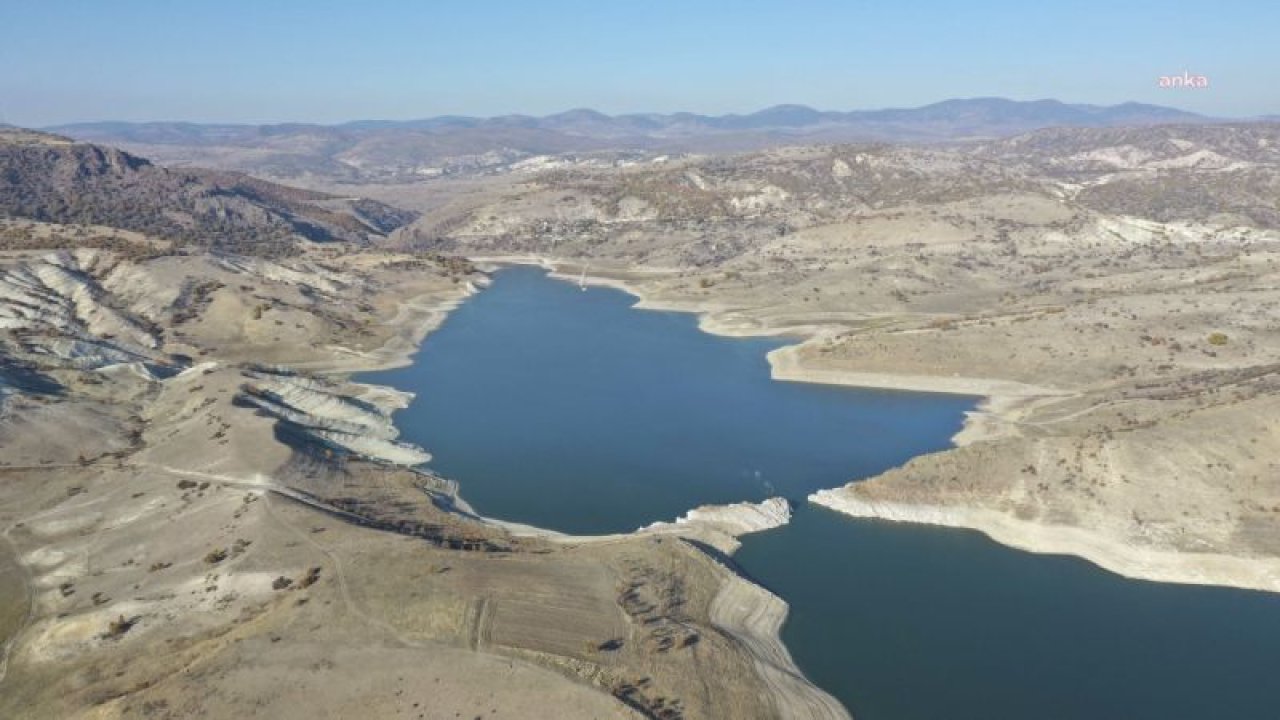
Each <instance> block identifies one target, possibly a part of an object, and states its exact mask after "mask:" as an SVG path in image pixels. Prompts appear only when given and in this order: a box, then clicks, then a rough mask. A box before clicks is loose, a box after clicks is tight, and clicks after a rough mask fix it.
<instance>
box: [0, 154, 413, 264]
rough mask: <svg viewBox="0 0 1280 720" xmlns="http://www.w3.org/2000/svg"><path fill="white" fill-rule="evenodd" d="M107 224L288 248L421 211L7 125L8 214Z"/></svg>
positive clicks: (382, 229)
mask: <svg viewBox="0 0 1280 720" xmlns="http://www.w3.org/2000/svg"><path fill="white" fill-rule="evenodd" d="M6 216H7V217H9V218H26V219H32V220H39V221H42V222H55V223H67V224H93V225H105V226H110V227H114V228H119V229H123V230H130V231H135V232H140V233H144V234H147V235H149V236H152V237H157V238H163V239H168V240H175V241H179V242H182V243H184V244H194V245H199V246H205V247H212V248H219V249H228V250H235V251H239V252H249V253H253V254H256V255H272V254H280V253H282V252H283V251H285V250H286V249H287V248H288V247H289V246H291V245H292V244H293V243H294V242H295V241H296V240H300V239H306V240H311V241H315V242H331V241H336V240H342V241H347V242H354V243H360V244H363V243H367V242H368V241H370V240H371V239H374V238H377V237H381V236H383V235H385V234H386V233H389V232H391V231H392V230H394V229H396V228H397V227H400V226H401V225H403V224H405V223H407V222H410V221H412V220H413V219H414V218H415V217H416V215H415V214H414V213H410V212H406V211H403V210H398V209H396V208H393V207H390V206H388V205H384V204H382V203H378V202H373V201H370V200H359V199H349V198H338V197H334V196H331V195H327V194H324V193H319V192H312V191H308V190H299V189H296V188H289V187H284V186H281V185H276V184H274V183H270V182H266V181H263V180H257V179H254V178H250V177H248V176H245V175H240V174H237V173H231V172H223V171H211V170H198V169H167V168H163V167H159V166H157V165H153V164H152V163H151V162H149V161H147V160H145V159H143V158H140V157H136V156H134V155H131V154H129V153H126V152H123V151H121V150H116V149H113V148H107V147H101V146H98V145H91V144H85V143H76V142H73V141H71V140H68V139H66V138H62V137H58V136H55V135H46V134H43V133H35V132H30V131H24V130H17V131H8V130H5V131H0V217H6Z"/></svg>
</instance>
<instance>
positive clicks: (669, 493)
mask: <svg viewBox="0 0 1280 720" xmlns="http://www.w3.org/2000/svg"><path fill="white" fill-rule="evenodd" d="M633 303H634V298H632V297H630V296H628V295H626V294H624V293H621V292H618V291H614V290H607V289H599V288H589V289H588V290H587V291H586V292H582V291H580V290H579V289H578V288H577V287H575V286H573V285H571V284H568V283H561V282H556V281H553V280H550V279H548V278H546V277H545V275H544V274H543V273H542V272H541V271H538V270H535V269H530V268H514V269H510V270H504V271H502V272H500V273H498V274H497V276H496V280H495V282H494V284H493V286H492V287H491V288H490V289H488V290H486V291H484V292H483V293H481V294H479V295H477V296H476V297H474V298H472V299H470V300H469V301H467V302H466V303H465V304H464V305H463V306H462V307H461V308H459V309H458V310H457V311H455V312H454V313H453V314H452V315H450V317H449V319H448V320H447V321H446V322H445V324H444V325H443V326H442V327H441V328H440V329H439V330H438V331H437V332H435V333H434V334H432V335H431V336H430V338H429V339H428V340H427V342H426V343H424V345H423V347H422V350H421V352H420V353H419V355H418V356H417V357H416V358H415V362H414V364H413V366H412V367H407V368H403V369H400V370H394V371H388V372H382V373H372V374H367V375H365V376H363V377H361V378H360V379H361V380H363V381H366V382H379V383H384V384H389V385H393V386H395V387H399V388H402V389H405V390H410V391H413V392H415V393H417V399H416V400H415V401H414V403H413V404H412V405H411V406H410V407H409V408H408V409H406V410H404V411H402V412H401V413H400V414H398V415H397V417H396V420H397V424H398V425H399V426H400V427H401V428H402V431H403V434H404V437H406V438H407V439H409V440H412V441H414V442H417V443H419V444H421V445H423V446H424V447H426V448H427V449H428V450H430V451H431V452H432V453H434V454H435V459H434V460H433V462H432V463H431V467H432V468H433V469H435V470H436V471H438V472H440V473H441V474H443V475H446V476H448V477H452V478H455V479H457V480H458V481H459V482H460V483H461V487H462V493H463V496H464V497H466V498H467V499H468V500H469V501H470V502H471V503H472V504H473V505H474V506H475V507H476V508H477V510H478V511H480V512H481V513H483V514H485V515H490V516H495V517H501V518H505V519H509V520H516V521H520V522H527V523H533V524H535V525H539V526H542V527H549V528H554V529H558V530H563V531H566V532H573V533H603V532H613V531H625V530H630V529H633V528H636V527H638V526H641V525H645V524H648V523H650V522H653V521H655V520H662V519H670V518H674V517H676V516H678V515H680V514H683V513H684V512H685V511H687V510H688V509H689V508H691V507H694V506H696V505H699V504H705V503H725V502H736V501H741V500H759V499H762V498H765V497H769V496H773V495H782V496H785V497H788V498H790V499H792V500H794V501H797V503H798V505H797V508H796V515H795V517H794V518H793V520H792V523H791V524H790V525H789V526H787V527H785V528H781V529H778V530H774V531H771V532H767V533H760V534H756V535H751V536H748V537H746V538H744V544H743V547H742V549H741V550H740V551H739V553H738V554H737V556H736V558H735V559H736V561H737V562H738V563H739V564H740V566H741V567H742V569H743V571H744V572H745V573H746V574H748V575H750V576H751V577H753V578H754V579H756V580H757V581H758V582H760V583H762V584H763V585H765V586H766V587H769V588H770V589H771V590H773V591H774V592H776V593H778V594H779V595H781V596H782V597H783V598H785V599H786V600H787V601H788V602H789V603H790V604H791V608H792V611H791V615H790V617H789V619H788V621H787V624H786V626H785V627H784V628H783V639H784V641H786V643H787V646H788V648H790V650H791V652H792V654H793V656H794V657H795V659H796V661H797V663H798V664H799V665H800V667H801V668H802V669H803V670H804V671H805V673H806V675H808V676H809V677H810V678H811V679H812V680H813V681H814V682H816V683H817V684H818V685H819V686H821V687H822V688H824V689H826V690H827V691H829V692H831V693H832V694H834V695H835V696H836V697H838V698H839V699H840V700H841V701H842V702H843V703H845V705H846V706H847V707H849V708H850V709H851V710H852V711H853V712H854V714H855V715H856V717H857V718H859V720H937V719H940V718H947V719H972V720H1027V719H1032V718H1034V719H1046V720H1050V719H1053V720H1056V719H1064V720H1065V719H1072V720H1074V719H1076V718H1090V719H1099V718H1116V719H1118V720H1119V719H1125V720H1127V719H1129V718H1133V719H1135V720H1141V719H1146V718H1151V719H1153V720H1154V719H1155V718H1161V719H1162V720H1171V719H1175V720H1176V719H1182V718H1186V719H1188V720H1190V719H1192V718H1195V719H1196V720H1201V719H1203V718H1214V719H1216V718H1224V719H1225V718H1280V676H1277V672H1278V671H1280V596H1274V595H1266V594H1261V593H1250V592H1243V591H1235V590H1228V589H1222V588H1201V587H1189V586H1178V585H1163V584H1156V583H1146V582H1138V581H1132V580H1126V579H1124V578H1120V577H1118V576H1115V575H1112V574H1110V573H1107V572H1104V571H1102V570H1099V569H1098V568H1096V567H1094V566H1092V565H1090V564H1088V563H1086V562H1084V561H1082V560H1078V559H1075V558H1067V557H1052V556H1040V555H1031V554H1027V553H1021V552H1018V551H1014V550H1010V549H1008V548H1004V547H1002V546H999V545H996V544H994V543H992V542H990V541H989V540H987V539H986V538H985V537H983V536H981V535H979V534H977V533H973V532H967V531H958V530H947V529H941V528H929V527H921V526H913V525H896V524H891V523H883V522H876V521H866V520H854V519H851V518H847V517H844V516H840V515H837V514H835V513H831V512H829V511H826V510H824V509H822V508H818V507H813V506H807V505H805V504H803V498H804V497H805V496H806V495H808V494H809V493H810V492H812V491H813V490H815V489H817V488H823V487H832V486H836V485H840V484H843V483H844V482H845V481H847V480H849V479H854V478H858V477H863V476H866V475H870V474H874V473H877V472H879V471H881V470H884V469H886V468H888V467H891V466H894V465H898V464H900V463H902V462H903V461H905V460H906V459H908V458H910V457H912V456H914V455H917V454H920V453H924V452H931V451H935V450H939V449H942V448H945V447H947V446H948V444H949V438H950V437H951V436H952V435H953V434H954V433H955V432H956V430H957V429H958V428H959V427H960V424H961V422H962V419H963V417H962V415H963V412H964V411H965V410H967V409H969V408H971V407H972V406H973V402H974V401H973V399H971V398H963V397H956V396H947V395H927V394H909V393H890V392H876V391H863V390H850V389H841V388H833V387H825V386H816V385H804V384H792V383H779V382H772V381H770V380H769V379H768V365H767V363H766V361H765V359H764V354H765V353H766V352H767V351H769V350H770V349H772V348H775V347H778V346H779V345H780V344H781V341H777V340H738V339H726V338H719V337H714V336H710V335H707V334H704V333H701V332H700V331H698V330H697V327H696V323H695V321H694V319H693V318H692V317H690V316H688V315H683V314H672V313H656V312H648V311H635V310H632V309H630V308H631V305H632V304H633Z"/></svg>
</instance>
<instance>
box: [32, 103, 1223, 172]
mask: <svg viewBox="0 0 1280 720" xmlns="http://www.w3.org/2000/svg"><path fill="white" fill-rule="evenodd" d="M1216 121H1218V120H1217V119H1215V118H1210V117H1206V116H1203V115H1199V114H1196V113H1192V112H1187V111H1184V110H1179V109H1176V108H1171V107H1164V106H1159V105H1147V104H1141V103H1123V104H1119V105H1105V106H1104V105H1085V104H1071V103H1064V102H1060V101H1057V100H1035V101H1016V100H1008V99H1004V98H972V99H956V100H946V101H943V102H938V103H934V104H931V105H925V106H923V107H917V108H901V109H884V110H859V111H851V112H831V111H821V110H815V109H813V108H810V107H806V106H803V105H777V106H774V107H771V108H767V109H764V110H760V111H758V112H754V113H750V114H745V115H699V114H695V113H670V114H659V113H633V114H625V115H606V114H604V113H601V112H597V111H595V110H589V109H578V110H569V111H567V112H562V113H557V114H554V115H547V116H544V117H533V116H529V115H504V116H501V117H491V118H479V117H467V116H457V115H448V116H440V117H433V118H425V119H420V120H360V121H354V122H348V123H343V124H338V125H319V124H307V123H281V124H272V125H237V124H200V123H188V122H143V123H128V122H98V123H80V124H73V125H62V126H57V127H53V128H46V129H47V130H50V131H53V132H57V133H60V134H63V135H67V136H70V137H73V138H76V139H79V140H85V141H90V142H98V143H103V144H109V145H114V146H117V147H121V148H123V149H126V150H129V151H131V152H135V153H138V154H141V155H144V156H146V157H150V158H153V159H155V160H156V161H157V162H160V163H161V164H165V165H179V164H192V165H198V166H202V167H212V168H219V169H225V170H235V171H241V172H248V173H252V174H255V175H261V176H267V177H272V178H277V179H287V180H295V181H296V180H301V179H306V178H315V179H318V180H319V181H320V182H335V181H336V182H360V181H369V180H376V181H382V180H404V179H423V178H429V177H435V176H439V175H448V174H457V173H469V172H487V171H493V170H494V169H501V168H506V167H510V166H511V165H512V164H513V163H517V162H520V161H522V160H526V159H529V158H533V157H536V156H544V155H566V154H574V153H578V154H581V153H602V152H610V153H628V152H632V153H634V152H643V153H650V154H656V153H717V152H736V151H746V150H758V149H764V148H768V147H776V146H782V145H795V144H822V143H843V142H868V141H870V142H880V141H884V142H909V143H951V142H962V141H973V140H989V139H996V138H1001V137H1009V136H1013V135H1019V134H1023V133H1027V132H1031V131H1034V130H1039V129H1044V128H1051V127H1084V128H1107V127H1135V126H1151V125H1169V124H1203V123H1209V122H1216Z"/></svg>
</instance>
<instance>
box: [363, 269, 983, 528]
mask: <svg viewBox="0 0 1280 720" xmlns="http://www.w3.org/2000/svg"><path fill="white" fill-rule="evenodd" d="M633 304H635V298H634V297H632V296H630V295H627V294H625V293H622V292H618V291H616V290H610V289H605V288H588V289H587V290H586V291H585V292H584V291H582V290H580V289H579V288H578V287H577V286H575V285H572V284H570V283H564V282H557V281H554V280H550V279H548V278H547V277H546V274H545V273H544V272H543V271H541V270H538V269H535V268H527V267H525V268H512V269H509V270H504V271H502V272H500V273H498V274H497V278H496V281H495V282H494V284H493V286H492V287H491V288H489V289H488V290H486V291H484V292H483V293H480V294H479V295H477V296H475V297H473V298H471V299H470V300H468V301H467V302H466V303H464V304H463V305H462V306H461V307H460V308H458V309H457V310H456V311H454V312H453V313H452V314H451V315H450V316H449V318H448V320H446V321H445V323H444V325H443V326H442V327H441V328H440V329H439V330H437V331H436V332H435V333H434V334H432V335H431V336H430V338H429V339H428V340H427V342H426V343H424V344H423V346H422V350H421V352H420V353H419V354H418V356H417V357H416V358H415V362H414V364H413V366H411V367H406V368H402V369H399V370H392V371H388V372H381V373H373V374H368V375H365V376H363V377H362V378H361V379H362V380H364V381H369V382H376V383H382V384H386V385H392V386H394V387H398V388H402V389H407V390H412V391H413V392H415V393H417V399H416V400H415V402H414V403H413V404H412V405H410V407H409V408H407V409H406V410H403V411H401V412H400V413H399V414H398V415H397V416H396V424H397V425H398V426H399V427H400V428H401V429H402V433H403V437H404V438H405V439H407V440H411V441H413V442H416V443H418V444H420V445H422V446H423V447H425V448H426V449H427V450H428V451H429V452H431V453H432V454H433V455H434V459H433V461H432V462H431V464H430V466H431V468H432V469H434V470H436V471H437V472H439V473H440V474H442V475H444V476H446V477H451V478H455V479H457V480H459V481H460V482H461V483H462V488H463V490H462V495H463V497H465V498H466V499H467V501H468V502H469V503H471V505H472V506H473V507H475V508H476V510H477V511H478V512H480V513H481V514H484V515H488V516H491V517H499V518H503V519H506V520H516V521H519V522H526V523H531V524H534V525H537V526H539V527H548V528H554V529H557V530H562V531H565V532H570V533H579V534H582V533H609V532H627V531H630V530H635V529H636V528H638V527H641V526H643V525H647V524H649V523H651V522H654V521H655V520H674V519H675V518H676V517H678V516H680V515H682V514H684V513H685V512H687V511H688V510H689V509H690V508H693V507H696V506H698V505H702V504H706V503H730V502H739V501H742V500H752V501H756V500H763V499H765V498H767V497H772V496H778V495H781V496H784V497H787V498H790V499H793V500H796V501H803V499H804V498H805V497H807V496H808V495H809V494H810V493H812V492H813V491H814V490H817V489H820V488H827V487H832V486H835V485H842V484H844V483H845V482H847V481H848V480H850V479H852V478H855V477H862V476H865V475H869V474H873V473H877V472H880V471H882V470H885V469H887V468H889V467H892V466H894V465H898V464H901V463H902V462H904V461H906V460H907V459H908V458H911V457H913V456H915V455H919V454H921V453H925V452H931V451H935V450H940V449H943V448H945V447H948V445H949V438H950V437H951V435H953V434H955V432H956V431H957V430H959V429H960V426H961V423H962V422H963V412H964V411H965V410H968V409H970V408H972V407H973V405H974V399H973V398H968V397H960V396H953V395H927V394H919V393H895V392H880V391H874V390H857V389H840V388H832V387H823V386H817V385H811V384H805V383H783V382H774V381H771V380H770V379H769V365H768V362H767V361H766V360H765V353H766V352H768V351H769V350H772V349H773V348H776V347H780V346H781V345H783V344H785V342H784V341H782V340H758V339H757V340H727V339H724V338H719V337H715V336H712V335H708V334H706V333H703V332H700V331H699V330H698V329H697V321H696V319H695V318H694V316H692V315H689V314H687V313H669V312H648V311H636V310H632V309H631V306H632V305H633Z"/></svg>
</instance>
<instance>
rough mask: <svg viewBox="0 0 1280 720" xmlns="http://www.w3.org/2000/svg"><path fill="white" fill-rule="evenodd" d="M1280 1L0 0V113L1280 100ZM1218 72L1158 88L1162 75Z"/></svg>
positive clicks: (42, 119)
mask: <svg viewBox="0 0 1280 720" xmlns="http://www.w3.org/2000/svg"><path fill="white" fill-rule="evenodd" d="M1278 33H1280V0H1203V1H1201V2H1182V1H1181V0H1165V1H1164V2H1148V1H1145V0H1142V1H1137V2H1133V1H1126V0H1078V1H1076V2H1065V1H1060V2H1053V1H1052V0H1049V1H1046V2H1041V1H1039V0H985V1H983V0H971V1H970V2H947V1H944V0H919V1H916V2H908V1H907V0H879V1H876V2H870V1H863V0H843V1H837V0H791V1H790V2H755V1H753V0H733V1H723V2H721V1H719V0H716V1H708V2H698V1H697V0H685V1H684V2H669V1H667V0H645V1H643V2H624V1H622V0H581V1H579V0H521V1H517V0H508V1H498V0H418V1H410V0H403V1H399V2H391V1H385V2H376V1H375V0H369V1H366V2H359V3H357V2H325V1H324V0H310V1H307V2H295V1H293V0H254V1H246V0H221V1H220V2H212V1H210V2H201V3H197V2H194V1H192V2H187V1H185V0H181V1H178V2H173V1H166V2H161V1H159V0H155V1H151V2H144V1H142V0H84V1H82V2H69V1H66V0H0V121H5V122H10V123H15V124H24V125H46V124H53V123H61V122H70V121H80V120H106V119H116V120H161V119H163V120H198V121H235V122H274V121H286V120H297V121H318V122H338V121H343V120H350V119H358V118H411V117H424V116H430V115H439V114H453V113H457V114H470V115H497V114H504V113H517V112H518V113H529V114H545V113H551V112H557V111H560V110H565V109H569V108H574V107H593V108H597V109H600V110H603V111H606V112H613V113H616V112H630V111H662V112H666V111H674V110H690V111H694V112H704V113H722V112H749V111H752V110H756V109H759V108H762V107H765V106H768V105H773V104H777V103H804V104H808V105H812V106H815V107H818V108H821V109H831V110H848V109H863V108H877V107H888V106H914V105H921V104H926V103H929V102H934V101H937V100H942V99H946V98H952V97H974V96H986V95H999V96H1004V97H1012V98H1017V99H1034V98H1043V97H1052V98H1058V99H1062V100H1067V101H1074V102H1094V103H1114V102H1121V101H1125V100H1138V101H1144V102H1154V103H1161V104H1167V105H1174V106H1178V107H1184V108H1188V109H1192V110H1197V111H1201V112H1207V113H1211V114H1219V115H1254V114H1264V113H1268V114H1269V113H1280V41H1278V40H1277V34H1278ZM1183 71H1189V72H1191V73H1195V74H1203V75H1206V76H1208V77H1209V79H1210V83H1211V87H1210V88H1209V89H1204V90H1161V89H1158V88H1157V87H1156V79H1157V77H1158V76H1160V75H1170V74H1175V73H1178V74H1180V73H1182V72H1183Z"/></svg>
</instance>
